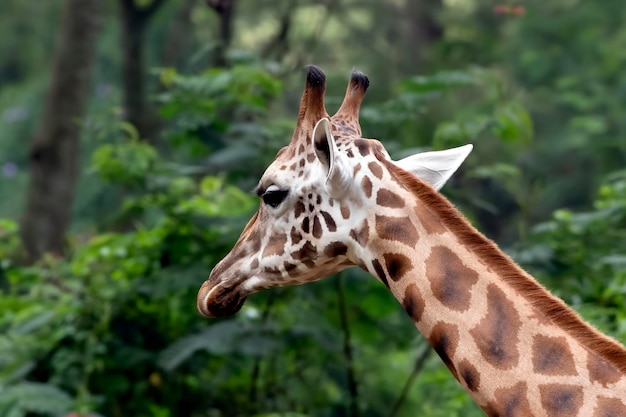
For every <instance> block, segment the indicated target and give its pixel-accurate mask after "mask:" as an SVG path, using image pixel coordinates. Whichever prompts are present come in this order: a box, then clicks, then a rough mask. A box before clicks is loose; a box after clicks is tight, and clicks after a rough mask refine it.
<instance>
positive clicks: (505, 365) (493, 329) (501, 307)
mask: <svg viewBox="0 0 626 417" xmlns="http://www.w3.org/2000/svg"><path fill="white" fill-rule="evenodd" d="M521 325H522V321H521V319H520V317H519V313H518V312H517V310H516V309H515V306H513V303H512V302H511V301H510V300H508V299H507V298H506V295H505V294H504V292H503V291H502V290H501V289H500V288H498V287H497V286H496V285H495V284H489V286H488V287H487V314H486V316H485V317H484V318H483V319H482V320H481V321H480V323H478V325H477V326H476V327H474V328H473V329H471V330H470V334H471V335H472V337H473V338H474V342H475V343H476V346H478V349H479V350H480V353H481V354H482V356H483V358H484V359H485V360H486V361H487V362H489V363H490V364H492V365H493V366H494V367H496V368H498V369H510V368H512V367H514V366H516V365H517V363H518V361H519V351H518V349H517V343H518V332H519V329H520V326H521Z"/></svg>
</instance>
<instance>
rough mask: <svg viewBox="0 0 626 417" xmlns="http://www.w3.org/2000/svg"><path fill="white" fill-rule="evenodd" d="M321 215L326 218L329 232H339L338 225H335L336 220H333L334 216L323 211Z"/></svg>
mask: <svg viewBox="0 0 626 417" xmlns="http://www.w3.org/2000/svg"><path fill="white" fill-rule="evenodd" d="M320 214H321V215H322V217H323V218H324V222H325V223H326V227H327V228H328V231H329V232H334V231H336V230H337V225H336V224H335V220H333V216H331V215H330V214H329V213H328V212H325V211H321V212H320Z"/></svg>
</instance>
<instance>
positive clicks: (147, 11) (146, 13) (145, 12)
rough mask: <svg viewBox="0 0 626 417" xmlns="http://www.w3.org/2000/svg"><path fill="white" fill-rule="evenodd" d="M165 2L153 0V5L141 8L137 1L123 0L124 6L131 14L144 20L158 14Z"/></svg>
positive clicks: (163, 0)
mask: <svg viewBox="0 0 626 417" xmlns="http://www.w3.org/2000/svg"><path fill="white" fill-rule="evenodd" d="M164 2H165V0H153V1H152V3H150V4H148V5H147V6H144V7H139V6H138V5H137V3H135V0H122V6H123V7H125V8H126V9H127V10H129V11H130V12H131V13H134V14H136V15H140V16H141V17H142V18H144V19H147V18H149V17H150V15H152V14H153V13H154V12H156V11H157V10H158V9H159V7H161V5H162V4H163V3H164Z"/></svg>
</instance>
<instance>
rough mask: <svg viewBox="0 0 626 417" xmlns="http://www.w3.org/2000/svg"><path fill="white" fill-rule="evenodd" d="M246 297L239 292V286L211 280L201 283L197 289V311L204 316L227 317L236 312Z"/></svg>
mask: <svg viewBox="0 0 626 417" xmlns="http://www.w3.org/2000/svg"><path fill="white" fill-rule="evenodd" d="M245 301H246V297H245V296H244V295H242V294H241V291H240V288H239V287H234V288H231V287H226V286H224V285H220V284H217V285H214V284H213V283H212V282H211V280H207V281H205V282H204V284H202V286H201V287H200V290H199V291H198V298H197V306H198V311H199V312H200V314H202V315H203V316H205V317H211V318H217V317H227V316H231V315H233V314H235V313H236V312H238V311H239V310H240V309H241V307H242V306H243V303H244V302H245Z"/></svg>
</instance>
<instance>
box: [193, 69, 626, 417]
mask: <svg viewBox="0 0 626 417" xmlns="http://www.w3.org/2000/svg"><path fill="white" fill-rule="evenodd" d="M368 86H369V81H368V79H367V77H366V76H365V75H364V74H363V73H361V72H358V71H355V72H353V73H352V76H351V78H350V82H349V84H348V88H347V91H346V95H345V97H344V100H343V103H342V104H341V107H340V108H339V110H338V111H337V113H336V114H335V115H333V116H332V117H330V116H329V115H328V113H327V112H326V108H325V107H324V94H325V76H324V73H323V72H322V70H321V69H319V68H317V67H314V66H310V67H308V70H307V81H306V86H305V90H304V93H303V94H302V99H301V101H300V109H299V113H298V121H297V124H296V129H295V131H294V133H293V136H292V138H291V141H290V143H289V145H288V146H286V147H284V148H283V149H281V150H280V151H279V152H278V154H277V155H276V158H275V160H274V161H273V162H272V163H271V164H270V166H269V167H268V168H267V170H266V171H265V173H264V174H263V176H262V177H261V179H260V181H259V184H258V186H257V188H256V193H257V195H258V196H259V197H260V198H261V200H262V201H261V204H260V207H259V209H258V211H257V212H256V214H255V215H254V216H253V217H252V219H251V220H250V221H249V222H248V224H247V225H246V227H245V228H244V230H243V232H242V233H241V236H240V237H239V239H238V241H237V243H236V244H235V246H234V247H233V249H232V250H231V252H230V253H229V254H228V255H226V257H225V258H224V259H223V260H222V261H220V262H219V263H218V264H217V265H216V266H215V268H214V269H213V270H212V271H211V274H210V276H209V278H208V279H207V280H206V282H205V283H204V284H203V285H202V287H201V288H200V290H199V292H198V309H199V311H200V312H201V313H202V314H203V315H205V316H207V317H222V316H227V315H230V314H233V313H235V312H237V311H238V310H239V309H240V308H241V307H242V305H243V303H244V301H245V299H246V297H247V296H249V295H250V294H252V293H254V292H257V291H259V290H262V289H267V288H271V287H279V286H286V285H296V284H303V283H306V282H311V281H315V280H318V279H321V278H323V277H325V276H328V275H330V274H333V273H335V272H338V271H340V270H342V269H345V268H347V267H351V266H355V265H356V266H359V267H361V268H362V269H364V270H366V271H368V272H370V273H371V274H372V275H374V276H376V277H377V278H378V279H379V280H381V281H382V282H383V284H385V285H386V286H387V287H388V288H389V289H390V291H391V292H392V294H393V295H394V297H395V298H396V299H397V300H398V301H399V302H400V303H401V305H402V306H403V307H404V309H405V310H406V312H407V313H408V315H409V316H410V317H411V319H412V320H413V321H414V322H415V325H416V326H417V328H418V330H419V331H420V332H421V333H422V334H423V335H424V336H425V337H426V338H427V339H428V341H429V343H430V344H431V346H432V347H433V348H434V349H435V350H436V351H437V353H438V354H439V356H440V357H441V358H442V359H443V361H444V363H445V364H446V365H447V366H448V368H449V369H450V371H451V372H452V374H453V375H454V377H455V378H456V379H457V380H458V381H459V382H460V383H461V385H462V386H463V387H464V388H465V389H466V391H467V392H468V393H469V394H470V395H471V396H472V398H473V399H474V401H475V402H476V403H477V404H478V405H479V406H480V407H482V408H483V410H485V412H486V413H487V414H488V415H490V416H581V417H582V416H598V417H599V416H613V417H617V416H621V417H626V349H625V348H624V347H623V346H622V345H621V344H619V343H618V342H616V341H615V340H613V339H611V338H609V337H607V336H605V335H603V334H601V333H600V332H598V331H597V330H595V329H594V328H593V327H591V326H590V325H588V324H587V323H585V322H584V321H583V320H582V319H581V318H580V317H579V316H578V315H577V314H576V313H575V312H574V311H573V310H572V309H571V308H570V307H568V306H567V305H565V304H564V303H563V302H562V301H561V300H560V299H558V298H556V297H554V296H552V295H551V294H550V293H549V292H548V291H547V290H545V289H544V288H543V287H541V286H540V285H539V284H538V283H537V282H536V281H535V280H534V279H533V278H532V277H531V276H530V275H528V274H527V273H526V272H524V271H523V270H522V269H520V268H519V267H518V266H517V265H516V264H515V263H514V262H513V261H512V260H511V259H510V258H509V257H507V256H506V255H505V254H504V253H503V252H502V251H501V250H500V249H499V248H498V247H497V246H496V245H495V244H494V243H493V242H491V241H490V240H488V239H487V238H485V237H484V236H483V235H482V234H480V233H479V232H478V231H477V230H476V229H475V228H474V227H473V226H471V225H470V224H469V223H468V222H467V220H465V218H464V217H463V216H462V214H461V213H460V212H459V211H458V210H456V209H455V208H454V207H453V206H452V205H451V204H450V203H449V202H448V200H446V199H445V198H444V197H443V196H442V195H441V194H439V193H438V192H437V190H439V189H440V188H441V187H442V186H443V185H444V184H445V182H446V181H447V180H448V179H449V178H450V177H451V175H452V174H453V173H454V172H455V171H456V170H457V169H458V168H459V166H460V165H461V164H462V162H463V161H464V160H465V158H466V157H467V156H468V155H469V153H470V152H471V150H472V147H471V145H465V146H462V147H459V148H454V149H449V150H445V151H438V152H424V153H420V154H416V155H412V156H409V157H407V158H404V159H402V160H399V161H393V160H392V159H391V158H390V157H389V154H388V153H387V151H386V150H385V148H384V147H383V146H382V144H381V143H380V142H379V141H377V140H374V139H364V138H362V137H361V127H360V125H359V121H358V118H359V109H360V105H361V102H362V101H363V97H364V95H365V91H366V90H367V87H368ZM461 323H462V325H461Z"/></svg>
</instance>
